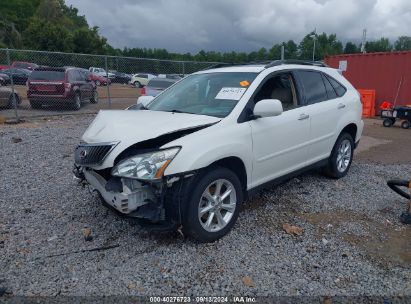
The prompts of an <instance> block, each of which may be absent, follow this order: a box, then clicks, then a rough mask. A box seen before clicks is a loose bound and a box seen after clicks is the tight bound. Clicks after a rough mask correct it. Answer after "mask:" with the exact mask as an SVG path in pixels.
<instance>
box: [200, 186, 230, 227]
mask: <svg viewBox="0 0 411 304" xmlns="http://www.w3.org/2000/svg"><path fill="white" fill-rule="evenodd" d="M236 207H237V194H236V190H235V188H234V186H233V184H232V183H231V182H230V181H228V180H226V179H218V180H216V181H214V182H212V183H211V184H209V185H208V186H207V187H206V189H205V190H204V192H203V194H202V195H201V198H200V202H199V205H198V219H199V220H200V224H201V226H202V227H203V228H204V229H205V230H206V231H208V232H217V231H220V230H222V229H223V228H224V227H226V226H227V224H228V223H229V222H230V221H231V219H232V217H233V215H234V211H235V208H236Z"/></svg>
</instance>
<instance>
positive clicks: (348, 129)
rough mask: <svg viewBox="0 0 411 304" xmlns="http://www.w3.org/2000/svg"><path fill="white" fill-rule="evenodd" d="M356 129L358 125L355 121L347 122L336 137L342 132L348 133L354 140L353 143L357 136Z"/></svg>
mask: <svg viewBox="0 0 411 304" xmlns="http://www.w3.org/2000/svg"><path fill="white" fill-rule="evenodd" d="M357 131H358V127H357V125H356V124H355V123H349V124H348V125H346V126H345V127H344V128H343V129H342V130H341V132H340V134H339V135H338V137H339V136H340V135H341V134H343V133H348V134H350V135H351V137H352V139H353V140H354V143H355V141H356V138H357Z"/></svg>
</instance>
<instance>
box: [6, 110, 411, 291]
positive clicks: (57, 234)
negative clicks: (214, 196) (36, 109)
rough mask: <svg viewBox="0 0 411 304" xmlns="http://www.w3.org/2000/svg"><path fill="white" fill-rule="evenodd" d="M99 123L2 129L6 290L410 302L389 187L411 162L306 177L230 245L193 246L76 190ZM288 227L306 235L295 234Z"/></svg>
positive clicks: (263, 203) (405, 244)
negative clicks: (90, 135)
mask: <svg viewBox="0 0 411 304" xmlns="http://www.w3.org/2000/svg"><path fill="white" fill-rule="evenodd" d="M92 118H93V117H92V116H80V115H79V116H70V117H62V118H61V119H58V120H51V121H46V122H31V123H30V122H27V123H25V124H22V125H15V126H1V127H0V128H1V129H0V130H1V133H2V136H0V146H1V149H0V155H1V160H2V166H1V167H0V183H1V185H2V187H0V208H1V210H2V211H1V213H0V248H1V255H0V269H2V271H1V274H0V282H1V286H2V288H5V289H6V290H7V292H8V293H11V294H14V295H32V296H33V295H41V296H49V295H98V296H101V295H193V296H196V295H204V296H210V295H226V294H239V295H251V296H252V295H316V296H318V295H399V294H402V295H411V286H410V284H409V282H411V267H410V266H411V256H410V254H411V249H410V246H411V242H409V240H410V239H411V231H410V227H406V226H404V225H401V224H400V223H399V221H398V216H399V215H400V214H401V212H402V211H403V209H404V208H405V205H406V204H405V202H404V201H403V200H401V198H400V197H399V196H397V195H395V194H394V193H392V192H391V191H390V190H389V189H387V187H386V186H385V182H386V180H387V179H389V178H393V177H400V176H403V174H404V173H409V172H410V169H411V168H410V165H383V164H372V163H368V164H367V163H358V162H354V164H353V166H352V168H351V172H350V173H349V174H348V175H347V176H346V177H345V178H343V179H341V180H338V181H335V180H330V179H327V178H325V177H323V176H321V175H320V174H319V173H318V172H310V173H308V174H305V175H302V176H300V177H298V179H293V180H291V181H289V182H287V183H285V184H283V185H281V186H279V187H276V188H272V189H270V190H268V191H265V192H263V193H261V194H260V195H259V197H257V198H256V199H254V200H253V201H249V202H246V203H245V204H244V208H243V211H242V212H241V214H240V217H239V220H238V222H237V224H236V225H235V227H234V229H233V231H232V232H231V233H230V234H229V235H227V236H226V237H224V238H223V239H221V240H219V241H217V242H215V243H212V244H197V243H194V242H192V241H191V240H185V239H183V238H182V237H181V236H179V235H178V234H177V233H168V234H160V235H159V234H150V233H147V232H146V231H145V230H142V229H141V228H140V227H139V226H138V225H137V224H136V222H135V221H134V220H132V219H127V218H124V217H120V216H118V215H117V214H114V213H113V212H112V211H110V210H108V209H107V208H105V207H104V206H102V205H101V204H100V202H99V201H98V200H96V199H95V198H94V197H93V195H92V194H91V193H89V191H88V189H87V188H84V189H82V188H80V187H79V186H78V185H77V184H76V182H75V181H74V180H73V177H72V173H71V169H72V162H73V160H72V157H68V155H72V153H73V148H74V146H75V145H76V144H77V143H78V141H79V138H80V136H81V134H82V133H83V132H84V131H85V129H86V127H87V126H88V124H89V123H90V122H91V120H92ZM14 137H18V138H21V139H22V141H21V142H20V143H19V144H13V143H12V138H14ZM286 223H291V224H292V225H295V226H298V227H300V228H301V229H303V231H304V233H303V234H302V235H301V236H298V237H295V236H292V235H289V234H287V233H286V232H285V231H283V225H284V224H286ZM85 229H90V231H92V236H93V238H92V240H90V241H86V240H85V238H84V234H83V231H85ZM324 240H326V241H324ZM101 248H102V249H101ZM244 278H247V279H244ZM248 278H249V279H248Z"/></svg>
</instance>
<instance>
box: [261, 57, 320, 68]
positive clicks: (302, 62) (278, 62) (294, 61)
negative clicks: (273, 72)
mask: <svg viewBox="0 0 411 304" xmlns="http://www.w3.org/2000/svg"><path fill="white" fill-rule="evenodd" d="M283 64H300V65H313V66H319V67H328V65H327V64H325V63H324V62H322V61H307V60H297V59H286V60H274V61H272V62H270V63H269V64H267V65H266V66H265V68H266V69H267V68H271V67H275V66H279V65H283Z"/></svg>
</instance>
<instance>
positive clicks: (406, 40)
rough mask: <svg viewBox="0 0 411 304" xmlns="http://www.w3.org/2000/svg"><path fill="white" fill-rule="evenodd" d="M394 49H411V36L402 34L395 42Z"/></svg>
mask: <svg viewBox="0 0 411 304" xmlns="http://www.w3.org/2000/svg"><path fill="white" fill-rule="evenodd" d="M394 49H395V50H396V51H408V50H411V37H410V36H400V37H398V39H397V41H395V43H394Z"/></svg>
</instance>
